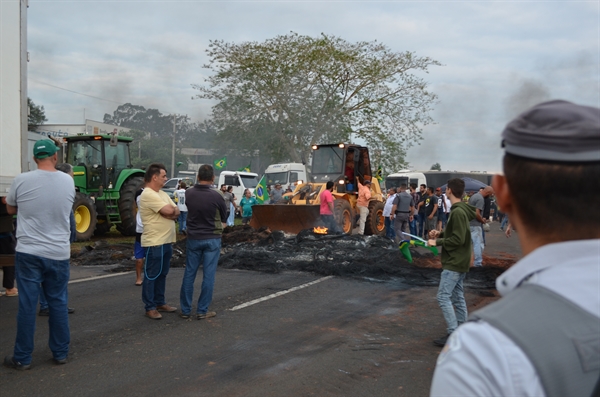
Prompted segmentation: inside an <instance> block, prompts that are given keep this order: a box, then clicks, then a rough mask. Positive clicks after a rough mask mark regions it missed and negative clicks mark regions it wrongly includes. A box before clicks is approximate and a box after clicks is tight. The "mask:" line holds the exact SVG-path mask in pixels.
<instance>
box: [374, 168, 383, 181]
mask: <svg viewBox="0 0 600 397" xmlns="http://www.w3.org/2000/svg"><path fill="white" fill-rule="evenodd" d="M375 178H376V179H377V180H378V181H379V182H381V181H383V168H382V167H381V166H379V167H377V172H376V173H375Z"/></svg>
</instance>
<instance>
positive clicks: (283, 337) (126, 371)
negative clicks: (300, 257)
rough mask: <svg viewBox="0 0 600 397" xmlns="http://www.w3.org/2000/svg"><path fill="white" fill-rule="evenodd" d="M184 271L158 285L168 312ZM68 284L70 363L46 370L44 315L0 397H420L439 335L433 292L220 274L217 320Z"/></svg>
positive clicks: (8, 317) (84, 273) (471, 295)
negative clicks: (148, 308) (152, 310)
mask: <svg viewBox="0 0 600 397" xmlns="http://www.w3.org/2000/svg"><path fill="white" fill-rule="evenodd" d="M498 234H500V233H498ZM515 243H516V239H515V240H514V241H512V242H511V244H513V245H514V244H515ZM100 274H102V275H104V278H94V276H96V275H100ZM182 275H183V269H171V272H170V274H169V276H168V279H167V280H168V281H167V299H168V303H169V304H171V305H174V306H179V287H180V283H181V279H182ZM71 279H72V282H71V284H70V285H69V305H70V306H72V307H74V308H75V309H76V312H75V313H74V314H72V315H70V317H69V318H70V326H71V353H70V356H69V363H68V364H66V365H62V366H57V365H55V364H53V362H52V355H51V352H50V351H49V349H48V346H47V341H48V327H47V324H46V323H47V319H48V318H47V317H38V327H37V331H36V341H35V346H36V347H35V351H34V353H33V362H32V364H33V365H32V368H31V370H29V371H15V370H12V369H8V368H5V367H1V368H0V391H1V393H2V395H3V396H11V397H15V396H310V395H316V396H328V395H338V396H392V395H393V396H426V395H428V393H429V385H430V382H431V377H432V375H433V369H434V367H435V360H436V358H437V355H438V354H439V352H440V349H439V348H436V347H435V346H434V345H433V344H432V340H433V339H436V338H438V337H440V336H442V335H443V334H444V333H445V323H444V320H443V318H442V315H441V312H440V310H439V308H438V306H437V301H436V299H435V294H436V289H435V288H433V287H408V286H406V285H403V284H402V283H401V282H400V281H397V280H396V281H394V280H393V281H386V282H375V281H368V280H362V281H361V280H351V279H343V278H337V277H331V278H323V277H320V276H315V275H312V274H309V273H297V272H287V273H283V274H264V273H257V272H250V271H239V270H222V269H219V271H218V272H217V282H216V287H215V296H214V300H213V304H212V306H211V310H215V311H217V313H218V314H217V317H215V318H211V319H208V320H195V319H193V320H183V319H181V318H179V316H178V315H177V314H169V313H163V319H162V320H160V321H156V320H150V319H148V318H146V317H145V316H144V309H143V304H142V301H141V288H139V287H136V286H134V280H135V277H134V275H133V274H131V273H127V274H117V275H114V276H112V275H111V277H106V273H105V272H104V271H103V269H102V268H100V267H98V266H90V267H77V268H73V270H72V277H71ZM315 281H316V283H314V284H309V283H311V282H315ZM200 282H201V277H198V278H197V280H196V290H195V299H197V297H198V294H199V287H200ZM307 284H309V285H307ZM294 287H303V288H299V289H295V290H293V291H288V290H289V289H291V288H294ZM285 291H288V292H287V293H283V294H281V295H279V296H275V297H271V298H270V299H268V300H264V301H261V302H258V303H255V304H252V305H249V306H246V307H243V308H240V309H237V310H231V309H232V308H236V307H238V306H240V305H243V304H245V303H248V302H252V301H253V300H256V299H258V298H262V297H268V296H270V295H273V294H276V293H280V292H285ZM486 292H487V295H488V297H486V296H481V295H480V294H481V291H475V290H469V289H467V290H466V297H467V303H468V305H469V310H471V311H472V310H474V309H476V308H478V307H480V306H482V305H483V304H485V303H486V302H488V301H490V300H492V299H495V298H493V297H492V298H490V297H489V292H490V291H486ZM482 295H486V294H482ZM17 306H18V299H15V298H9V297H1V298H0V320H1V322H0V347H1V349H0V354H1V355H2V357H3V356H5V355H11V354H12V347H13V343H14V338H15V333H16V321H15V320H16V311H17Z"/></svg>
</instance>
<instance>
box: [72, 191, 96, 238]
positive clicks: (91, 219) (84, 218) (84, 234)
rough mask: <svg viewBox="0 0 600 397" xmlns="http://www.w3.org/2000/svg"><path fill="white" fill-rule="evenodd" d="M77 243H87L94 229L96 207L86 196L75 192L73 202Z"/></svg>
mask: <svg viewBox="0 0 600 397" xmlns="http://www.w3.org/2000/svg"><path fill="white" fill-rule="evenodd" d="M73 214H74V215H75V229H76V230H77V233H76V236H77V241H87V240H89V239H90V238H91V237H92V235H93V234H94V230H95V229H96V207H95V206H94V202H93V201H92V199H91V198H89V197H88V196H87V195H85V194H83V193H80V192H77V193H76V194H75V201H74V202H73Z"/></svg>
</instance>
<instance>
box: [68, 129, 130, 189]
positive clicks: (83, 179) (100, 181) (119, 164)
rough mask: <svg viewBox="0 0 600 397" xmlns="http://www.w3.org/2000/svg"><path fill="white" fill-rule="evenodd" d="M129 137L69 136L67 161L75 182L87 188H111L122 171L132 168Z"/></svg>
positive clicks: (81, 187) (80, 186)
mask: <svg viewBox="0 0 600 397" xmlns="http://www.w3.org/2000/svg"><path fill="white" fill-rule="evenodd" d="M131 141H132V139H131V138H128V137H118V138H116V139H115V137H111V136H110V135H79V136H73V137H68V138H67V158H66V161H67V163H69V164H71V165H72V166H73V167H74V168H73V171H74V173H75V185H76V186H77V187H79V188H80V189H85V190H86V191H87V192H90V193H91V192H98V190H99V189H100V187H103V188H104V189H112V188H113V186H115V185H116V183H117V180H118V179H119V176H120V175H121V172H122V171H123V170H125V169H131V168H132V166H131V163H130V157H129V143H130V142H131Z"/></svg>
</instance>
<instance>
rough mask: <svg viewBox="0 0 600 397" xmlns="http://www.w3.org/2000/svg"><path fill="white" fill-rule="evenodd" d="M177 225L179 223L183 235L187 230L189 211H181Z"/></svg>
mask: <svg viewBox="0 0 600 397" xmlns="http://www.w3.org/2000/svg"><path fill="white" fill-rule="evenodd" d="M177 223H179V233H181V232H182V231H184V230H187V211H181V212H180V213H179V217H178V218H177Z"/></svg>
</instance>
